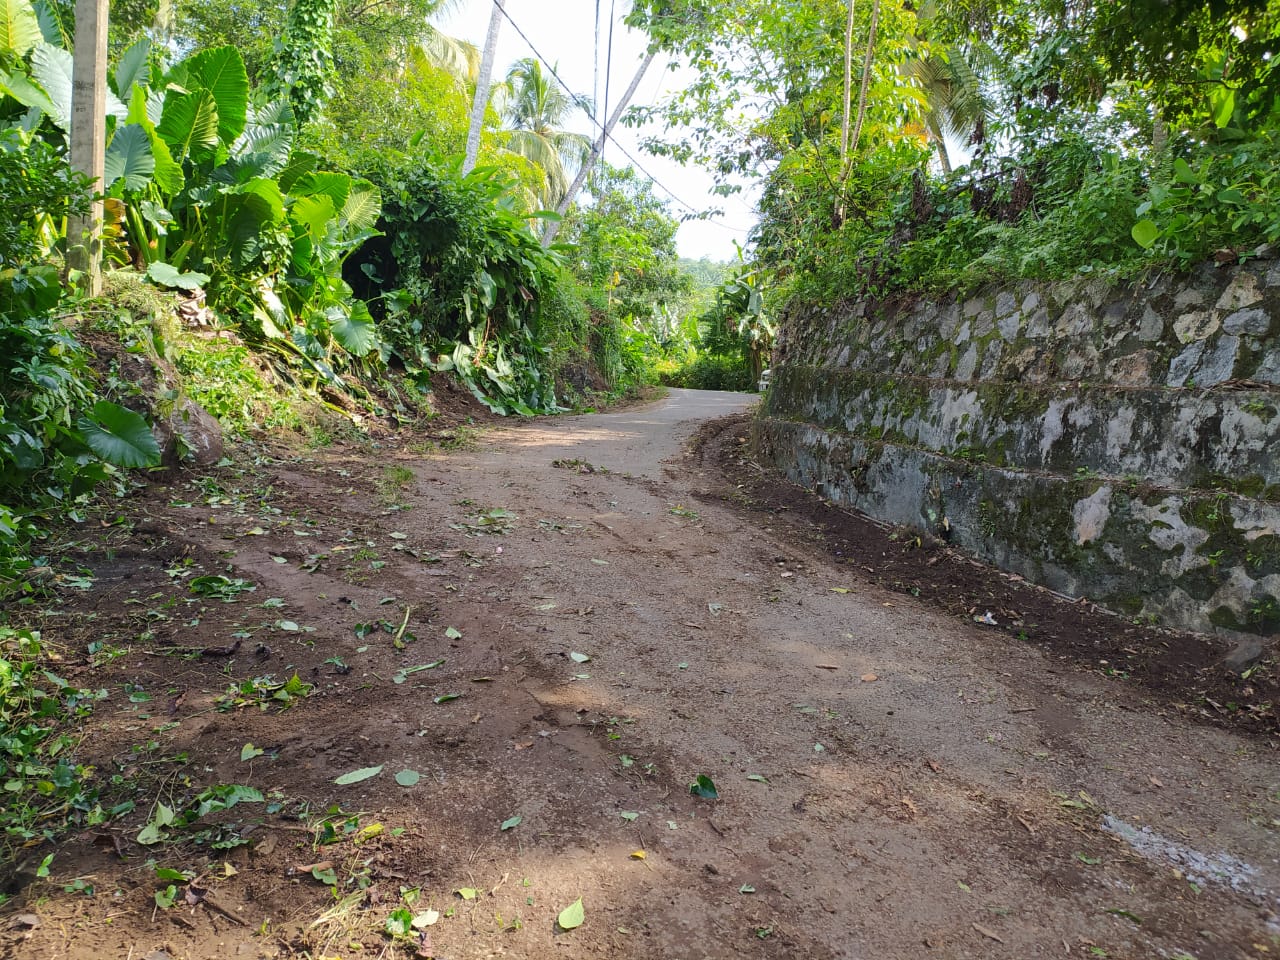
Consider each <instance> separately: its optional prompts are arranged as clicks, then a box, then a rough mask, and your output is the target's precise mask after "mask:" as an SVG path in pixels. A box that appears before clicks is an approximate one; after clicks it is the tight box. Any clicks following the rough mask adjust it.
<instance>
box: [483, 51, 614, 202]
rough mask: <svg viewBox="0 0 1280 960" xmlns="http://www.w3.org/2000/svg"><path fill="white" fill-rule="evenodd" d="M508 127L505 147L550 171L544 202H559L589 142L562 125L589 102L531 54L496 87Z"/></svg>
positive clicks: (586, 152) (581, 160)
mask: <svg viewBox="0 0 1280 960" xmlns="http://www.w3.org/2000/svg"><path fill="white" fill-rule="evenodd" d="M494 94H495V95H494V100H495V101H496V103H497V105H498V107H499V110H500V113H501V114H502V119H503V122H504V124H505V125H506V128H507V130H508V131H509V132H508V140H507V148H508V149H509V150H511V151H513V152H514V153H518V154H520V155H521V156H522V157H524V158H525V159H527V160H529V161H530V162H532V163H534V164H537V166H538V167H540V168H541V169H542V171H543V172H544V174H545V176H546V189H545V190H544V191H543V193H542V196H541V198H540V199H541V201H542V203H543V205H544V206H546V207H552V208H553V207H555V206H556V205H557V204H559V203H560V201H561V200H562V199H563V198H564V195H565V193H566V192H567V191H568V189H569V175H568V171H570V170H573V171H575V172H576V171H577V169H578V168H579V167H580V166H581V165H582V163H583V162H584V160H585V159H586V156H587V154H588V152H589V151H590V149H591V141H590V140H589V139H588V138H587V137H586V136H584V135H582V134H580V133H570V132H568V131H566V130H565V129H564V124H565V121H566V120H568V119H569V117H570V116H571V115H572V114H573V113H574V112H575V111H576V110H578V109H581V108H583V107H584V104H585V105H588V106H589V101H588V100H586V99H584V98H583V97H580V96H571V95H570V94H568V93H566V92H565V91H564V90H563V88H561V86H560V85H559V83H557V82H556V81H555V79H554V78H553V77H551V76H549V75H548V74H547V73H546V71H544V70H543V67H542V64H541V63H540V62H539V61H538V60H535V59H534V58H532V57H526V58H525V59H523V60H517V61H516V62H515V63H514V64H512V66H511V69H510V70H508V71H507V78H506V80H505V81H504V82H503V83H502V85H501V86H500V87H499V89H497V90H495V91H494Z"/></svg>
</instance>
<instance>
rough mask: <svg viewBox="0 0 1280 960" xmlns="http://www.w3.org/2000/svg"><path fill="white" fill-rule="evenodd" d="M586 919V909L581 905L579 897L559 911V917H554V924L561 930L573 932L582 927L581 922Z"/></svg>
mask: <svg viewBox="0 0 1280 960" xmlns="http://www.w3.org/2000/svg"><path fill="white" fill-rule="evenodd" d="M586 918H587V917H586V909H585V908H584V907H583V905H582V898H581V897H579V898H578V899H577V900H575V901H573V903H571V904H569V905H568V906H567V907H565V908H564V909H563V910H561V911H560V915H559V916H558V917H556V923H558V924H559V925H560V929H561V930H574V929H576V928H577V927H580V926H582V921H584V920H585V919H586Z"/></svg>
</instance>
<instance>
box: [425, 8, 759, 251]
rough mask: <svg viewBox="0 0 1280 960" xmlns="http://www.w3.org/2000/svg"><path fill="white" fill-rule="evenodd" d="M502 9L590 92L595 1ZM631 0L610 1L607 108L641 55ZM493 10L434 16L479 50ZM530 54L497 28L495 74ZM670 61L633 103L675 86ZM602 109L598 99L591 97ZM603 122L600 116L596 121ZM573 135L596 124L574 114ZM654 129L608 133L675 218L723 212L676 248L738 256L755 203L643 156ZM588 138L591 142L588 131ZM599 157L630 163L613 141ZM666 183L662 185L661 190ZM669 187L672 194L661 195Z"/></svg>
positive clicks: (505, 27)
mask: <svg viewBox="0 0 1280 960" xmlns="http://www.w3.org/2000/svg"><path fill="white" fill-rule="evenodd" d="M505 6H506V11H507V13H508V14H509V15H510V17H511V20H513V21H515V23H516V24H517V25H518V26H519V27H520V29H521V30H523V31H524V33H525V35H526V36H528V38H529V43H531V44H532V45H533V47H535V48H536V51H537V54H540V55H541V56H542V58H543V59H544V61H545V62H547V63H548V64H549V65H551V66H554V67H555V68H556V72H557V73H559V74H560V76H561V77H562V78H563V79H564V81H565V83H567V84H568V85H569V87H570V88H571V89H572V90H573V91H574V92H575V93H582V94H587V95H591V93H592V90H593V87H594V82H595V13H596V0H506V4H505ZM611 6H615V0H601V2H600V7H601V21H602V23H601V27H600V33H601V38H600V44H601V66H600V72H601V84H602V85H603V82H604V79H603V75H604V72H605V69H604V62H603V61H604V55H605V54H604V50H605V46H606V43H607V40H608V27H609V24H608V20H609V10H610V7H611ZM629 6H630V5H629V4H628V3H626V0H622V2H617V3H616V25H615V26H614V31H613V67H612V70H611V71H610V73H611V80H610V87H609V89H610V94H609V106H608V109H609V112H610V113H612V112H613V106H614V104H615V103H616V102H617V99H618V97H620V96H621V95H622V94H623V93H624V92H625V91H626V88H627V86H628V85H629V84H630V83H631V80H632V78H633V77H634V75H635V71H636V68H637V67H638V66H639V64H640V61H641V60H642V59H643V58H644V52H645V48H646V41H647V38H646V37H645V36H644V35H643V34H640V33H637V32H635V31H632V30H629V29H627V28H626V27H625V26H624V25H623V23H622V17H623V14H624V13H625V12H626V10H627V9H628V7H629ZM492 9H493V5H492V3H491V2H490V0H463V2H462V3H460V4H459V7H458V9H457V10H455V11H454V12H453V13H451V14H443V15H441V16H440V17H438V18H437V20H436V25H437V26H438V27H439V29H440V30H441V31H442V32H444V33H446V34H448V35H450V36H453V37H457V38H459V39H462V40H470V41H471V42H472V43H474V44H475V45H476V46H477V47H481V48H483V47H484V38H485V33H486V31H487V29H488V26H489V14H490V12H491V10H492ZM533 55H535V54H534V53H532V52H531V51H530V48H529V44H527V43H525V41H524V40H523V39H521V37H520V35H519V34H518V33H517V32H516V30H515V29H514V28H513V27H512V26H511V22H510V21H507V20H504V21H503V22H502V31H501V33H500V34H499V36H498V56H497V60H496V62H495V64H494V77H495V78H500V77H502V76H503V75H505V74H506V70H507V67H508V66H510V65H511V63H513V62H514V61H516V60H518V59H520V58H521V57H527V56H533ZM668 64H669V62H668V60H667V59H666V58H665V57H663V56H659V57H658V59H657V60H656V61H655V62H654V64H653V65H652V66H651V67H650V68H649V72H648V73H646V74H645V78H644V80H643V81H642V82H641V84H640V87H639V89H638V90H637V91H636V95H635V98H634V99H633V100H632V104H633V105H645V104H651V103H656V102H657V101H658V100H660V99H661V98H662V96H663V94H664V92H666V91H667V90H670V89H673V87H672V85H673V83H676V82H678V81H679V74H678V72H675V71H672V70H670V69H668ZM596 99H597V101H598V103H599V104H600V106H601V107H602V108H603V105H604V96H603V94H600V95H599V96H597V97H596ZM602 119H603V118H602ZM569 126H570V128H571V129H573V130H575V131H576V132H580V133H586V134H591V133H592V130H593V129H594V128H593V127H592V126H591V123H590V121H588V120H586V119H585V118H584V117H582V116H581V114H580V113H579V114H578V115H577V117H576V118H575V120H574V122H573V123H571V124H569ZM661 132H662V130H661V128H660V127H654V128H642V129H640V130H637V129H635V128H632V127H625V126H623V125H622V124H621V123H619V124H618V126H616V127H615V128H614V130H613V139H614V140H616V141H617V142H618V143H619V144H621V145H622V146H623V147H624V148H625V149H626V150H627V151H628V152H629V153H630V154H631V155H632V156H634V157H635V158H636V160H638V161H639V162H640V166H641V167H643V168H644V171H646V172H647V173H649V174H650V176H651V177H653V178H654V179H655V180H656V181H657V183H658V184H659V186H658V187H657V188H656V189H655V191H654V192H655V193H656V194H657V195H658V196H659V197H662V198H664V199H666V200H668V201H669V202H670V207H671V212H672V214H673V215H674V216H676V218H677V219H678V218H679V217H680V216H681V215H682V214H684V213H687V212H688V209H687V208H686V207H685V206H683V204H688V205H689V206H690V207H693V208H694V209H695V210H697V211H699V212H700V211H702V210H705V209H711V208H716V207H719V208H722V209H723V210H724V213H723V214H720V215H717V216H715V217H714V218H712V219H713V221H714V222H711V221H697V220H693V221H688V222H685V223H682V224H681V225H680V232H679V233H678V234H677V236H676V244H677V246H678V247H679V250H680V253H681V254H682V255H683V256H686V257H693V258H698V257H702V256H709V257H711V258H712V259H713V260H733V259H734V258H735V256H736V254H735V252H734V247H733V243H734V241H735V240H737V241H738V242H739V243H746V239H747V231H748V230H750V229H751V227H752V226H753V225H754V224H755V222H756V215H755V212H754V209H753V207H754V205H753V203H752V201H751V199H750V198H749V197H744V196H741V195H739V196H732V197H718V196H715V195H714V194H712V193H711V192H710V191H711V187H712V186H713V183H714V182H713V181H712V179H711V177H710V175H708V174H707V173H705V172H704V171H702V170H701V169H700V168H696V167H693V166H689V167H682V166H680V165H679V164H677V163H673V162H672V161H670V160H668V159H667V158H665V157H655V156H652V155H651V154H648V153H645V152H644V151H643V150H642V149H641V147H640V140H641V139H643V138H644V137H645V136H648V135H651V134H659V135H660V134H661ZM592 139H595V137H594V136H593V137H592ZM605 159H606V160H608V161H609V162H610V163H612V164H613V165H614V166H628V165H631V161H630V160H629V159H628V158H627V157H626V156H624V155H623V153H622V152H621V151H620V150H619V148H618V146H616V145H615V144H614V143H612V142H610V143H609V144H607V145H606V148H605ZM664 187H665V188H666V190H664V189H663V188H664ZM666 191H670V193H668V192H666ZM671 193H674V194H675V195H676V196H677V197H679V198H680V201H682V202H677V201H675V200H672V199H671V196H670V194H671Z"/></svg>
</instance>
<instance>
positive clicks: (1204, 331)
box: [1173, 310, 1222, 343]
mask: <svg viewBox="0 0 1280 960" xmlns="http://www.w3.org/2000/svg"><path fill="white" fill-rule="evenodd" d="M1221 326H1222V322H1221V321H1220V320H1219V319H1218V317H1217V316H1216V315H1215V314H1214V313H1213V312H1212V311H1210V310H1197V311H1194V312H1192V313H1184V314H1183V315H1182V316H1180V317H1178V319H1177V320H1175V321H1173V335H1174V336H1175V337H1177V338H1178V342H1179V343H1190V342H1191V341H1192V340H1203V339H1205V338H1206V337H1209V336H1212V335H1213V334H1215V333H1217V332H1218V328H1219V327H1221Z"/></svg>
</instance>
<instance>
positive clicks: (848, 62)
mask: <svg viewBox="0 0 1280 960" xmlns="http://www.w3.org/2000/svg"><path fill="white" fill-rule="evenodd" d="M853 6H854V0H849V19H848V20H847V21H846V23H845V27H844V114H843V116H842V117H841V118H840V170H841V173H843V171H844V169H845V164H846V163H847V161H848V158H849V111H850V110H851V109H852V108H853Z"/></svg>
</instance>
